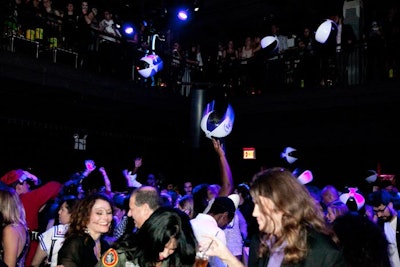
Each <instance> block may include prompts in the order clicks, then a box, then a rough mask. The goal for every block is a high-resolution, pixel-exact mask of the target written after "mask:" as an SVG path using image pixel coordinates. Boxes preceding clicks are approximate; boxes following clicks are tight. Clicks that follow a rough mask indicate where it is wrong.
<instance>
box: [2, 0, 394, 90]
mask: <svg viewBox="0 0 400 267" xmlns="http://www.w3.org/2000/svg"><path fill="white" fill-rule="evenodd" d="M115 12H116V11H115V10H112V8H111V7H102V8H101V9H100V8H98V7H96V6H95V5H93V4H92V3H90V2H88V1H81V2H79V4H78V3H77V2H75V1H67V2H66V5H64V4H61V3H58V2H56V1H54V3H53V1H51V0H49V1H48V0H43V1H39V0H30V1H21V0H12V1H10V3H9V7H8V8H7V9H6V12H4V13H5V18H4V19H3V20H4V22H3V21H2V23H3V24H4V25H5V27H4V33H3V34H6V35H7V34H9V35H20V36H23V37H24V38H27V39H31V40H36V41H38V42H40V44H41V45H42V46H43V47H45V48H48V47H53V48H54V47H60V48H63V49H66V50H71V51H75V52H77V53H78V55H79V66H80V67H81V68H86V69H91V70H93V71H95V72H100V73H102V74H106V75H111V76H116V77H119V78H123V79H133V80H135V81H137V82H139V83H142V84H144V85H146V86H167V87H169V88H171V91H173V92H174V93H177V94H181V95H183V96H188V95H189V94H190V89H191V88H193V87H194V86H205V84H206V83H207V84H217V85H218V87H221V86H222V87H223V88H224V90H225V91H226V92H228V93H230V94H232V95H242V94H258V93H264V91H267V90H275V89H280V90H281V89H282V88H306V87H329V86H333V85H340V86H346V85H354V84H360V83H363V82H367V81H381V80H385V79H387V78H394V77H396V76H397V73H398V65H399V53H398V51H397V49H396V47H398V45H399V34H398V32H399V15H398V10H397V8H396V7H389V8H388V9H387V14H386V16H383V17H381V18H380V17H373V18H365V22H364V23H362V24H365V25H366V26H365V29H361V30H360V32H359V33H358V29H357V35H356V33H355V29H354V28H353V27H352V25H350V24H348V23H347V22H346V21H345V20H344V17H343V16H341V15H340V14H339V15H334V16H331V17H330V19H331V20H332V21H334V22H335V24H336V25H337V35H336V36H333V38H332V40H329V41H331V43H332V44H327V43H326V44H320V43H319V42H317V41H316V39H315V32H316V26H311V25H301V27H302V28H299V29H298V32H293V33H289V32H288V31H284V29H281V25H279V23H278V22H275V21H271V23H270V27H269V28H266V29H264V31H266V32H265V33H263V35H262V36H261V35H260V34H255V35H251V34H250V33H249V35H247V36H245V37H240V39H238V38H239V37H235V38H232V39H228V40H219V42H218V44H215V47H213V46H212V44H208V43H204V42H203V43H202V44H200V40H194V41H193V40H191V41H190V43H188V42H186V41H185V40H174V39H173V38H174V37H173V33H170V36H164V37H165V38H164V39H163V40H164V41H158V43H162V45H158V46H157V51H156V52H157V54H158V55H160V56H161V58H162V59H163V61H164V70H163V71H161V72H159V73H157V74H156V75H155V77H151V78H143V77H141V75H139V74H138V73H137V70H138V69H139V68H141V65H143V64H144V63H143V62H141V60H140V59H141V58H142V57H143V56H144V55H146V54H148V53H151V52H152V51H151V50H152V49H153V47H152V36H154V34H156V33H157V34H158V31H157V29H154V28H152V27H153V25H150V23H148V22H146V21H143V22H141V24H140V26H137V29H136V34H135V35H134V36H133V37H126V36H125V35H124V34H123V32H122V28H118V27H117V25H118V24H119V23H120V22H119V21H116V20H115V18H118V15H119V14H114V13H115ZM160 34H161V33H160ZM264 36H276V37H277V39H278V41H279V45H278V46H279V48H278V49H272V50H268V49H262V48H261V44H260V43H261V39H262V38H263V37H264ZM206 45H207V46H206ZM201 47H202V48H203V49H201ZM204 48H207V49H204ZM132 69H133V70H132Z"/></svg>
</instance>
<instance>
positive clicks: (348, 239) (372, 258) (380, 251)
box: [333, 212, 390, 267]
mask: <svg viewBox="0 0 400 267" xmlns="http://www.w3.org/2000/svg"><path fill="white" fill-rule="evenodd" d="M333 230H334V231H335V232H336V234H337V236H338V238H339V240H340V244H341V246H342V249H343V255H344V257H345V259H346V260H347V262H348V263H349V264H350V265H351V266H363V267H384V266H390V262H389V255H388V242H387V240H386V236H385V234H384V232H383V231H382V229H381V227H380V226H379V225H377V224H376V223H374V222H372V221H371V220H370V219H368V218H367V217H364V216H362V215H360V214H358V213H357V212H348V213H346V214H344V215H342V216H339V217H337V218H336V220H335V222H334V224H333Z"/></svg>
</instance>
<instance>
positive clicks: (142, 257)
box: [114, 207, 197, 267]
mask: <svg viewBox="0 0 400 267" xmlns="http://www.w3.org/2000/svg"><path fill="white" fill-rule="evenodd" d="M171 238H175V239H176V240H177V248H176V250H175V253H173V254H172V255H170V256H169V257H168V258H167V259H165V261H168V266H183V267H186V266H187V267H189V266H190V267H192V266H193V264H194V260H195V255H196V247H197V241H196V238H195V236H194V233H193V230H192V227H191V224H190V219H189V217H188V216H187V215H186V214H185V213H183V212H182V211H180V210H178V209H176V208H171V207H160V208H158V209H157V210H155V211H154V212H153V214H152V215H151V216H150V217H149V218H148V219H147V220H146V221H145V223H144V224H143V226H142V227H141V228H140V229H139V230H138V231H137V232H136V233H134V234H132V235H130V236H125V238H124V239H123V240H121V241H118V242H116V243H115V244H114V247H115V248H117V249H123V250H124V251H125V252H126V256H127V260H129V261H132V262H135V263H136V264H138V265H139V266H142V267H147V266H148V267H150V266H154V264H155V263H156V262H157V261H158V260H159V258H158V257H159V253H160V252H161V251H163V250H164V248H165V245H166V244H167V243H168V242H169V241H170V240H171Z"/></svg>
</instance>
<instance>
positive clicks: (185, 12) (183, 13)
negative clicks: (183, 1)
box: [178, 9, 189, 21]
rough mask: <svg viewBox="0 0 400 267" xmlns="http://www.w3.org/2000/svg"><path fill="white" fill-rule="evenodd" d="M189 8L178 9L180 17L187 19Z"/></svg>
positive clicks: (183, 19) (180, 18)
mask: <svg viewBox="0 0 400 267" xmlns="http://www.w3.org/2000/svg"><path fill="white" fill-rule="evenodd" d="M188 11H189V10H188V9H180V10H179V11H178V19H179V20H182V21H186V20H187V19H188V18H189V12H188Z"/></svg>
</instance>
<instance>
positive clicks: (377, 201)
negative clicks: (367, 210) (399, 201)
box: [367, 190, 392, 207]
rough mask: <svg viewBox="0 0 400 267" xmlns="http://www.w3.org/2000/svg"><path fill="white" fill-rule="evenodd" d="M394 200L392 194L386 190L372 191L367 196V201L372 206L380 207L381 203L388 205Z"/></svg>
mask: <svg viewBox="0 0 400 267" xmlns="http://www.w3.org/2000/svg"><path fill="white" fill-rule="evenodd" d="M389 202H392V195H391V194H389V192H387V191H386V190H378V191H374V192H372V193H370V194H369V195H368V198H367V203H368V204H369V205H371V206H372V207H379V206H380V205H385V206H386V205H387V204H389Z"/></svg>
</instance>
